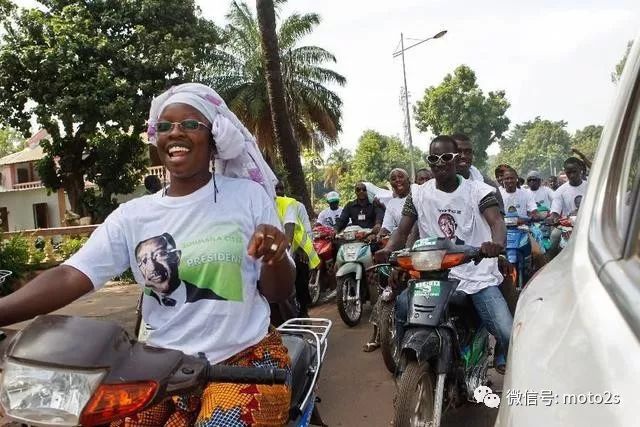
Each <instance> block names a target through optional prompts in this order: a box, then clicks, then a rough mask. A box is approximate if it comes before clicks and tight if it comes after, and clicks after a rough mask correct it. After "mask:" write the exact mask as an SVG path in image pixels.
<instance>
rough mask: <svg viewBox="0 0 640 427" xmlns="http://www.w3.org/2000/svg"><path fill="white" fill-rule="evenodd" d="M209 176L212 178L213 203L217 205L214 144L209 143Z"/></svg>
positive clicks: (212, 142)
mask: <svg viewBox="0 0 640 427" xmlns="http://www.w3.org/2000/svg"><path fill="white" fill-rule="evenodd" d="M211 176H212V177H213V203H218V185H217V184H216V143H215V141H211Z"/></svg>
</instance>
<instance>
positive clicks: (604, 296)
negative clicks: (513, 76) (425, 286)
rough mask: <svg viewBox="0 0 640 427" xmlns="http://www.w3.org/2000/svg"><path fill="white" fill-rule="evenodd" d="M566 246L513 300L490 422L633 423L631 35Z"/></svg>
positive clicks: (638, 207)
mask: <svg viewBox="0 0 640 427" xmlns="http://www.w3.org/2000/svg"><path fill="white" fill-rule="evenodd" d="M618 85H619V89H618V91H619V92H618V97H617V100H616V102H615V104H614V108H613V111H612V112H611V115H610V117H609V120H608V122H607V123H606V126H605V128H604V132H603V134H602V138H601V140H600V145H599V147H598V151H597V154H596V158H595V161H594V164H593V168H592V169H591V172H590V175H589V189H588V192H587V195H586V197H585V199H584V201H583V203H582V205H581V207H580V213H579V216H578V218H577V224H576V227H575V228H574V230H573V235H572V237H571V241H570V242H569V245H568V246H567V247H566V248H565V249H564V250H563V251H562V252H561V253H560V255H558V256H557V257H556V259H554V260H553V262H551V263H550V264H549V265H548V266H546V267H545V268H544V269H542V270H541V271H540V272H539V273H538V274H537V275H536V276H535V277H534V278H533V279H532V280H531V282H530V283H529V285H528V286H527V288H526V289H525V290H524V292H523V293H522V294H521V296H520V301H519V302H518V307H517V310H516V313H515V317H514V325H513V332H512V335H511V344H510V348H509V360H508V363H507V373H506V376H505V379H504V386H503V392H502V397H501V402H500V411H499V414H498V419H497V421H496V426H518V427H520V426H536V427H538V426H545V427H549V426H607V427H613V426H638V425H640V414H638V409H639V408H640V38H639V39H636V41H635V43H634V45H633V48H632V50H631V52H630V54H629V57H628V59H627V63H626V67H625V70H624V73H623V76H622V79H621V81H620V82H619V83H618Z"/></svg>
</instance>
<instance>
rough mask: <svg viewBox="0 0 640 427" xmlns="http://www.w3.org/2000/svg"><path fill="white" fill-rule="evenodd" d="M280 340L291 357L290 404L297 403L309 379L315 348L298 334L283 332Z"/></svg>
mask: <svg viewBox="0 0 640 427" xmlns="http://www.w3.org/2000/svg"><path fill="white" fill-rule="evenodd" d="M282 342H283V344H284V345H285V347H287V350H288V351H289V357H290V358H291V379H292V384H291V406H292V407H294V406H295V405H297V404H299V403H300V401H301V400H302V398H303V397H304V393H305V392H306V390H307V383H308V382H309V381H310V380H311V371H310V369H309V368H310V367H311V364H312V363H314V358H315V350H314V349H313V347H312V346H311V344H309V343H308V342H307V341H306V340H305V339H304V338H302V337H300V336H298V335H291V334H283V335H282Z"/></svg>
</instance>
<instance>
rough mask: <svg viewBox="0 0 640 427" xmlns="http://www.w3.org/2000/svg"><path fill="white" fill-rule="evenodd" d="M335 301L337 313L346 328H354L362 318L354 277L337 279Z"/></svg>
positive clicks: (360, 301)
mask: <svg viewBox="0 0 640 427" xmlns="http://www.w3.org/2000/svg"><path fill="white" fill-rule="evenodd" d="M336 299H337V302H338V313H340V317H341V318H342V321H343V322H344V323H346V324H347V326H351V327H353V326H356V325H357V324H358V323H360V318H361V317H362V300H361V299H360V295H358V286H357V282H356V278H355V276H354V275H352V274H350V275H348V276H345V277H340V278H339V279H338V288H337V294H336Z"/></svg>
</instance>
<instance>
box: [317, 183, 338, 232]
mask: <svg viewBox="0 0 640 427" xmlns="http://www.w3.org/2000/svg"><path fill="white" fill-rule="evenodd" d="M325 198H326V200H327V203H328V204H329V207H328V208H326V209H325V210H323V211H322V212H320V214H318V219H316V225H318V224H320V225H325V226H327V227H335V225H336V223H337V222H338V218H340V215H341V214H342V208H341V207H340V195H339V194H338V193H337V192H336V191H330V192H328V193H327V196H326V197H325Z"/></svg>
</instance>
